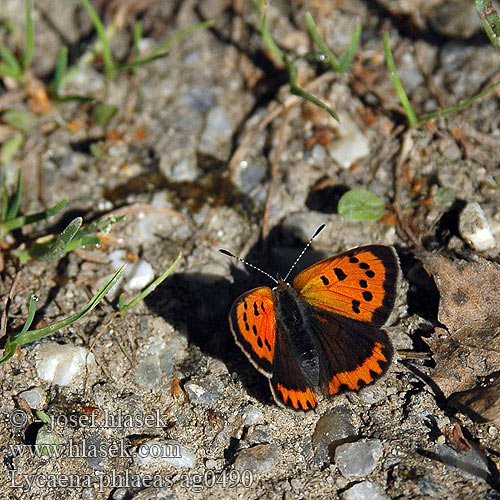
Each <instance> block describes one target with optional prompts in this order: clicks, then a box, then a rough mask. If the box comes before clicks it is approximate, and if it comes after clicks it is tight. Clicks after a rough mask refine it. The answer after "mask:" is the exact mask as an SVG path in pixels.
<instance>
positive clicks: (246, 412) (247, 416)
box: [242, 405, 263, 427]
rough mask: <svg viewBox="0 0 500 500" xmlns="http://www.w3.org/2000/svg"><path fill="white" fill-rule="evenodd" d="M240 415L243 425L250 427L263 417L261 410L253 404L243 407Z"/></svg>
mask: <svg viewBox="0 0 500 500" xmlns="http://www.w3.org/2000/svg"><path fill="white" fill-rule="evenodd" d="M242 417H243V425H244V426H246V427H250V426H251V425H254V424H256V423H257V422H259V421H262V419H263V415H262V412H261V411H260V410H259V408H257V407H256V406H254V405H248V406H246V407H245V408H244V409H243V412H242Z"/></svg>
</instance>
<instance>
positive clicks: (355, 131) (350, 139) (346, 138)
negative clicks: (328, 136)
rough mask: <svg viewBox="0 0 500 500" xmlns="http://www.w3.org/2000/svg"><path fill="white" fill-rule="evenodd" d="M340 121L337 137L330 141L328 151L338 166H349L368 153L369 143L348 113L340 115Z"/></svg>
mask: <svg viewBox="0 0 500 500" xmlns="http://www.w3.org/2000/svg"><path fill="white" fill-rule="evenodd" d="M340 123H341V126H340V127H339V138H338V139H336V140H334V141H332V144H331V145H330V147H329V148H328V153H329V154H330V157H331V158H332V159H334V160H335V161H336V162H337V163H338V164H339V166H340V167H342V168H349V167H350V166H351V165H352V164H353V163H354V162H355V161H357V160H360V159H361V158H363V157H365V156H367V155H368V154H369V153H370V145H369V141H368V138H367V137H366V135H365V134H363V132H361V130H360V129H359V127H358V126H357V125H356V123H355V122H354V121H353V120H352V119H351V118H350V117H349V115H342V116H341V117H340Z"/></svg>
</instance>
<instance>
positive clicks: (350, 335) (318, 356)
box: [222, 225, 399, 410]
mask: <svg viewBox="0 0 500 500" xmlns="http://www.w3.org/2000/svg"><path fill="white" fill-rule="evenodd" d="M323 227H324V225H323V226H321V227H320V228H318V230H317V231H316V233H315V235H314V236H316V235H317V234H318V233H319V232H320V231H321V230H322V229H323ZM314 236H313V238H314ZM313 238H311V240H310V242H309V243H311V241H312V239H313ZM307 246H309V244H308V245H307ZM306 248H307V247H306ZM304 251H305V248H304ZM222 252H223V253H225V254H227V255H231V256H232V257H235V256H234V255H233V254H231V253H230V252H228V251H227V250H222ZM302 253H304V252H302ZM301 255H302V254H301ZM236 258H238V257H236ZM299 258H300V256H299ZM240 260H241V259H240ZM297 260H298V259H297ZM295 263H297V261H296V262H295ZM247 264H248V263H247ZM248 265H250V264H248ZM294 266H295V264H294ZM251 267H254V266H251ZM292 267H293V266H292ZM264 274H267V273H264ZM268 276H269V275H268ZM398 277H399V260H398V257H397V255H396V252H395V251H394V249H393V248H392V247H389V246H385V245H366V246H361V247H358V248H353V249H352V250H348V251H346V252H343V253H340V254H338V255H334V256H333V257H329V258H327V259H324V260H322V261H320V262H317V263H316V264H314V265H312V266H310V267H308V268H307V269H305V270H304V271H302V272H300V273H299V274H298V275H297V276H296V277H295V279H294V280H293V283H292V284H291V285H290V284H289V283H287V282H286V281H285V280H286V278H285V280H282V279H278V280H275V281H276V286H275V287H274V288H273V289H271V288H269V287H267V286H262V287H258V288H254V289H253V290H250V291H248V292H245V293H243V294H242V295H240V296H239V297H238V298H237V299H236V300H235V301H234V303H233V305H232V307H231V312H230V314H229V323H230V327H231V331H232V333H233V335H234V339H235V341H236V343H237V344H238V346H239V347H240V348H241V350H242V351H243V352H244V353H245V354H246V356H247V357H248V359H249V360H250V361H251V362H252V363H253V365H254V366H255V367H256V368H257V369H258V370H259V371H260V372H261V373H263V374H264V375H265V376H266V377H268V378H269V384H270V386H271V391H272V393H273V396H274V399H275V400H276V402H277V403H278V404H284V405H289V406H292V407H293V408H295V409H302V410H309V409H312V408H314V407H315V406H316V404H317V400H316V394H315V390H316V389H317V388H318V387H322V388H324V390H325V391H326V392H327V393H328V394H330V395H333V394H337V393H338V392H341V391H343V390H353V391H357V390H359V389H361V388H362V387H363V386H365V385H367V384H370V383H372V382H374V381H375V380H377V379H378V378H379V377H380V376H382V375H383V374H384V372H385V371H386V370H387V368H388V367H389V365H390V362H391V358H392V352H393V350H392V346H391V343H390V341H389V338H388V336H387V334H386V332H385V331H383V330H381V329H380V327H382V326H383V325H384V324H385V323H386V322H387V321H388V319H389V316H390V314H391V312H392V309H393V307H394V301H395V298H396V293H397V285H398ZM271 278H272V277H271ZM272 279H274V278H272Z"/></svg>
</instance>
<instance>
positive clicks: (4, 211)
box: [0, 163, 9, 237]
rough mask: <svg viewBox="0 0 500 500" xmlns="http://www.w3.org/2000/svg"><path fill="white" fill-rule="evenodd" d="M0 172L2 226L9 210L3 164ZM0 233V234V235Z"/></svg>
mask: <svg viewBox="0 0 500 500" xmlns="http://www.w3.org/2000/svg"><path fill="white" fill-rule="evenodd" d="M0 174H1V180H0V202H1V204H2V205H1V207H2V213H1V214H0V215H1V217H0V220H1V221H2V226H0V230H1V227H3V222H4V220H5V219H6V218H7V212H8V210H9V193H8V191H7V169H6V168H5V164H3V163H2V164H1V165H0ZM1 236H2V235H1V234H0V237H1Z"/></svg>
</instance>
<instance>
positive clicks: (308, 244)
mask: <svg viewBox="0 0 500 500" xmlns="http://www.w3.org/2000/svg"><path fill="white" fill-rule="evenodd" d="M325 225H326V224H321V226H319V227H318V229H316V231H315V233H314V234H313V235H312V236H311V239H310V240H309V241H308V242H307V245H306V246H305V247H304V250H302V252H300V255H299V256H298V257H297V258H296V259H295V262H294V263H293V264H292V267H291V268H290V269H289V270H288V273H287V274H286V276H285V279H284V281H286V280H287V278H288V276H290V273H291V272H292V271H293V268H294V267H295V266H296V265H297V263H298V262H299V260H300V259H301V258H302V256H303V255H304V254H305V253H306V250H307V249H308V248H309V246H310V245H311V243H312V242H313V240H314V238H316V236H318V234H319V233H321V231H323V229H324V228H325Z"/></svg>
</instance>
